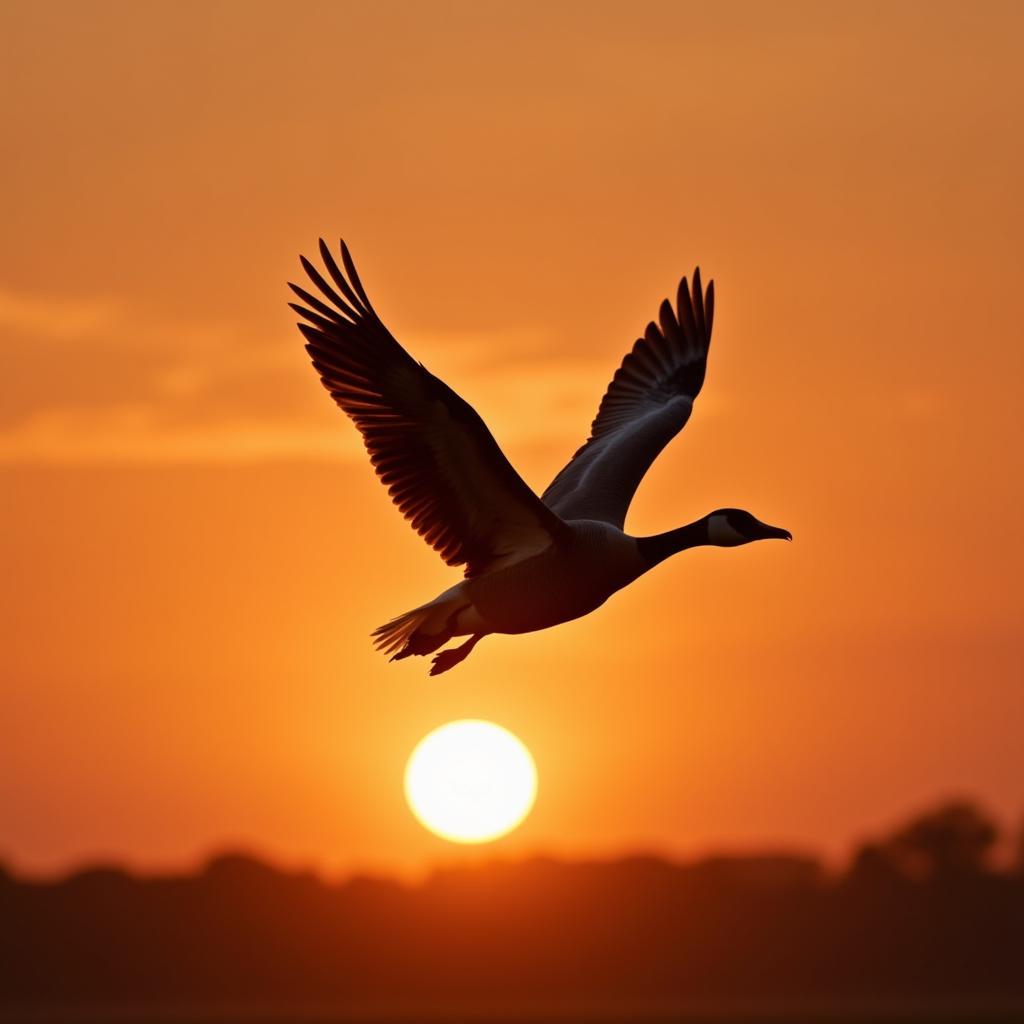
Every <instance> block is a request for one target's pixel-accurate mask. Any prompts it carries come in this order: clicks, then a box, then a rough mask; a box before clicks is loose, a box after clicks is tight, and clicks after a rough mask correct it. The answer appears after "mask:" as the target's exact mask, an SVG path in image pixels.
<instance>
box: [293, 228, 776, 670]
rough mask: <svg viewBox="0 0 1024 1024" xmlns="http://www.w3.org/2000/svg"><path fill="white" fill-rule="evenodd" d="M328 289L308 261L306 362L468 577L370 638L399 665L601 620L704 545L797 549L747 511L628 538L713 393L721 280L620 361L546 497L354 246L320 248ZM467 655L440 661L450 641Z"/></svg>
mask: <svg viewBox="0 0 1024 1024" xmlns="http://www.w3.org/2000/svg"><path fill="white" fill-rule="evenodd" d="M320 256H321V257H322V259H323V263H324V266H325V267H326V270H327V274H328V276H329V277H330V279H331V282H333V284H332V283H331V282H329V281H327V280H326V279H325V278H324V277H323V275H322V274H321V273H320V272H319V271H318V270H317V269H316V267H314V266H313V264H312V263H311V262H310V261H309V260H307V259H306V258H305V257H304V256H301V257H300V260H301V263H302V267H303V269H304V270H305V272H306V274H307V275H308V276H309V279H310V281H312V283H313V285H314V286H315V288H316V289H317V290H318V291H319V292H320V295H321V297H319V298H318V297H317V296H316V295H313V294H311V293H310V292H308V291H305V290H304V289H302V288H300V287H299V286H298V285H295V284H290V283H289V287H290V288H291V290H292V291H293V292H294V293H295V294H296V295H297V296H298V298H299V299H301V301H302V302H303V303H304V305H299V304H298V303H294V302H292V303H289V305H290V306H291V307H292V309H294V310H295V312H296V313H298V314H299V315H300V316H301V317H302V318H303V321H305V322H303V323H299V324H298V327H299V330H301V331H302V333H303V335H304V336H305V338H306V342H307V344H306V350H307V351H308V352H309V354H310V356H311V357H312V360H313V366H314V367H315V368H316V371H317V373H319V374H320V379H321V381H322V382H323V384H324V387H326V388H327V390H328V391H329V392H330V393H331V397H332V398H333V399H334V400H335V402H337V404H338V405H339V406H341V408H342V409H343V410H344V412H346V413H347V414H348V416H349V417H350V418H351V419H352V420H353V422H354V423H355V425H356V426H357V427H358V428H359V431H360V433H361V434H362V435H363V441H364V442H365V445H366V449H367V451H368V452H369V455H370V461H371V462H372V463H373V466H374V468H375V469H376V471H377V475H378V476H379V477H380V478H381V481H382V482H383V483H384V485H385V486H386V487H387V489H388V493H389V494H390V495H391V498H392V500H393V501H394V502H395V504H396V505H397V506H398V508H399V509H400V510H401V512H402V514H403V515H404V516H405V518H406V519H408V520H409V521H410V522H411V523H412V526H413V528H414V529H415V530H416V532H417V533H419V534H420V535H421V536H422V537H423V538H424V539H425V540H426V541H427V543H428V544H430V545H431V547H433V548H434V550H436V551H437V552H438V553H439V554H440V556H441V557H442V558H443V559H444V560H445V562H447V563H448V565H462V566H465V578H464V579H463V580H462V581H461V582H459V583H457V584H456V585H455V586H453V587H451V588H449V589H448V590H446V591H445V592H444V593H443V594H440V595H439V596H438V597H435V598H434V600H433V601H429V602H428V603H427V604H424V605H421V606H420V607H419V608H414V609H413V610H412V611H410V612H406V613H405V614H404V615H399V616H398V617H397V618H395V619H392V620H391V621H390V622H388V623H386V624H385V625H383V626H380V627H379V628H378V629H376V630H375V631H374V633H373V636H374V637H375V641H374V642H375V645H376V647H377V648H378V649H379V650H381V651H383V652H384V653H385V654H389V655H391V660H392V661H394V660H396V659H401V658H408V657H409V656H410V655H413V654H418V655H426V654H434V659H433V665H432V667H431V670H430V674H431V675H437V674H439V673H441V672H446V671H447V670H448V669H450V668H452V667H453V666H455V665H457V664H458V663H459V662H460V661H462V660H463V659H464V658H465V657H466V656H467V655H468V654H469V653H470V651H472V649H473V648H474V647H475V646H476V644H477V643H479V641H480V640H481V639H482V638H483V637H485V636H487V634H488V633H529V632H532V631H533V630H537V629H546V628H547V627H548V626H554V625H557V624H558V623H560V622H567V621H569V620H570V619H575V618H578V617H580V616H581V615H586V614H588V613H589V612H592V611H593V610H594V609H595V608H597V607H599V606H600V605H602V604H604V602H605V601H606V600H607V599H608V598H609V597H610V596H611V595H612V594H614V593H615V592H616V591H617V590H621V589H622V588H623V587H625V586H626V585H627V584H629V583H632V582H633V581H634V580H635V579H637V577H639V576H642V575H643V574H644V573H645V572H647V571H648V570H649V569H652V568H653V567H654V566H656V565H657V564H658V563H659V562H662V561H664V560H665V559H666V558H668V557H669V555H673V554H675V553H676V552H677V551H684V550H686V549H687V548H692V547H697V546H699V545H703V544H712V545H716V546H718V547H735V546H737V545H739V544H746V543H748V542H749V541H754V540H765V539H767V538H770V537H779V538H784V539H785V540H792V536H791V535H790V533H789V531H788V530H783V529H780V528H779V527H777V526H768V525H767V524H766V523H762V522H760V521H759V520H758V519H755V518H754V516H752V515H751V514H750V513H749V512H744V511H742V510H740V509H735V508H720V509H717V510H716V511H714V512H711V513H709V514H708V515H706V516H704V518H703V519H699V520H697V521H696V522H694V523H690V524H689V525H687V526H681V527H679V528H678V529H676V530H669V531H668V532H667V533H660V534H657V535H656V536H653V537H631V536H629V535H628V534H627V533H624V532H623V524H624V522H625V518H626V510H627V509H628V508H629V503H630V501H631V500H632V497H633V494H634V492H635V491H636V489H637V487H638V485H639V484H640V481H641V480H642V479H643V476H644V474H645V473H646V472H647V470H648V469H649V468H650V466H651V463H652V462H654V460H655V458H657V456H658V453H659V452H660V451H661V450H662V449H663V448H664V447H665V445H667V444H668V442H669V441H671V440H672V438H673V437H675V435H676V434H678V433H679V431H680V430H681V429H682V428H683V426H684V424H685V423H686V421H687V420H688V419H689V417H690V411H691V410H692V408H693V402H694V399H696V397H697V395H698V394H699V393H700V389H701V385H702V384H703V383H704V371H705V367H706V364H707V355H708V346H709V344H710V342H711V323H712V318H713V315H714V298H715V292H714V283H713V282H712V283H709V284H708V287H707V291H704V290H702V288H701V282H700V269H699V268H698V269H697V270H695V271H694V273H693V288H692V290H691V288H690V287H689V286H688V284H687V281H686V278H685V277H684V278H683V280H682V281H681V282H680V285H679V291H678V295H677V298H676V308H675V309H673V308H672V306H671V304H670V303H669V301H668V300H667V299H666V300H665V301H664V302H662V304H661V307H660V309H659V310H658V322H657V323H654V322H652V323H650V324H648V325H647V330H646V331H645V332H644V336H643V337H642V338H640V339H639V340H638V341H637V342H636V344H635V345H634V346H633V349H632V351H631V352H629V353H628V354H627V355H626V357H625V358H624V359H623V361H622V365H621V366H620V367H619V369H618V370H617V371H616V373H615V376H614V377H613V378H612V382H611V384H609V385H608V390H607V391H606V392H605V395H604V398H603V399H602V400H601V405H600V407H599V408H598V411H597V417H596V418H595V420H594V422H593V424H592V425H591V428H590V437H589V438H588V439H587V441H586V443H585V444H584V445H583V446H582V447H581V448H580V449H579V450H578V451H577V452H576V454H575V455H573V457H572V458H571V459H570V460H569V462H568V464H567V465H566V466H565V468H564V469H562V471H561V472H560V473H559V474H558V475H557V476H556V477H555V479H554V480H553V481H552V482H551V484H550V486H549V487H548V489H547V490H546V491H545V492H544V493H543V495H541V497H539V498H538V497H537V495H536V494H534V492H533V491H532V490H531V489H530V488H529V487H528V486H527V484H526V483H525V482H524V481H523V478H522V477H521V476H520V475H519V474H518V473H517V472H516V471H515V469H514V468H513V467H512V465H511V463H510V462H509V461H508V459H507V458H506V457H505V455H504V453H503V452H502V450H501V449H500V448H499V447H498V444H497V442H496V441H495V440H494V437H493V436H492V434H491V432H490V431H489V430H488V429H487V426H486V424H485V423H484V421H483V420H482V419H481V418H480V416H479V415H478V414H477V412H476V411H475V410H474V409H473V407H472V406H470V405H469V404H468V403H467V402H465V401H463V400H462V399H461V398H460V397H459V396H458V395H457V394H456V393H455V392H454V391H452V389H451V388H450V387H448V385H447V384H445V383H444V381H442V380H440V379H439V378H437V377H435V376H434V375H433V374H432V373H430V372H429V371H428V370H427V368H426V367H425V366H423V364H422V363H418V362H416V360H414V359H413V358H412V357H411V356H410V355H409V353H408V352H406V351H405V349H404V348H402V346H401V345H400V344H399V343H398V342H397V341H396V340H395V339H394V337H393V336H392V335H391V332H390V331H389V330H388V329H387V328H386V327H385V326H384V324H383V323H382V322H381V320H380V317H378V316H377V313H376V312H375V310H374V308H373V306H372V305H371V304H370V300H369V299H368V298H367V295H366V291H365V289H364V288H363V285H362V282H361V281H360V280H359V275H358V274H357V273H356V268H355V264H354V263H353V262H352V257H351V255H350V254H349V251H348V248H347V247H346V245H345V243H344V242H342V243H341V260H342V264H343V265H344V268H345V271H344V273H343V272H342V270H341V269H340V268H339V267H338V264H337V262H336V261H335V259H334V257H333V256H332V255H331V251H330V249H329V248H328V247H327V245H326V244H325V243H324V241H323V240H322V239H321V240H320ZM463 636H465V637H468V638H469V639H468V640H466V641H465V642H464V643H462V644H461V645H460V646H458V647H454V648H450V649H449V650H445V651H440V653H437V654H435V653H434V652H436V651H439V650H440V648H442V647H443V646H444V645H445V644H446V643H448V641H449V640H451V639H452V638H453V637H463Z"/></svg>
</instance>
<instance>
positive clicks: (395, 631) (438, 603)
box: [373, 593, 467, 661]
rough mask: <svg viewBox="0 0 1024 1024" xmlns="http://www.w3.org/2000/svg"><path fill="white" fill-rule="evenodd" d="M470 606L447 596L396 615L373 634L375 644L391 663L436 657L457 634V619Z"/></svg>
mask: <svg viewBox="0 0 1024 1024" xmlns="http://www.w3.org/2000/svg"><path fill="white" fill-rule="evenodd" d="M465 607H467V602H465V601H464V600H462V601H459V600H453V599H452V598H451V597H450V596H449V595H448V594H447V593H446V594H442V595H441V597H438V598H435V599H434V600H433V601H431V602H429V604H424V605H420V607H419V608H413V610H412V611H409V612H405V613H404V614H403V615H399V616H396V617H395V618H393V619H392V620H391V621H390V622H385V623H384V625H383V626H378V627H377V628H376V629H375V630H374V631H373V644H374V646H375V647H376V648H377V650H378V651H380V652H381V653H382V654H386V655H389V656H390V660H391V661H401V660H402V659H403V658H408V657H410V656H411V655H413V654H419V655H424V654H433V653H434V651H436V650H437V649H438V648H439V647H442V646H443V645H444V644H446V643H447V642H448V641H449V640H450V639H451V638H452V635H453V627H454V624H455V620H456V618H457V616H458V614H459V612H460V611H462V609H463V608H465Z"/></svg>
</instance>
